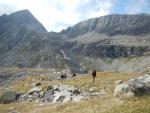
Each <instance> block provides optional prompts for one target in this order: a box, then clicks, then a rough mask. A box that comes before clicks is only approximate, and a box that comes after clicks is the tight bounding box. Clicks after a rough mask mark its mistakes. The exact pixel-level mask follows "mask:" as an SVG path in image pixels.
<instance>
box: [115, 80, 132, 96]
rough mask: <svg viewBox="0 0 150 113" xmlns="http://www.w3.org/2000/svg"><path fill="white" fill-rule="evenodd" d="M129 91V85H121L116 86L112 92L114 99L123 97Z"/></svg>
mask: <svg viewBox="0 0 150 113" xmlns="http://www.w3.org/2000/svg"><path fill="white" fill-rule="evenodd" d="M129 91H130V87H129V84H126V83H123V84H119V85H117V86H116V88H115V91H114V96H115V97H118V96H119V97H120V96H125V95H127V93H128V92H129Z"/></svg>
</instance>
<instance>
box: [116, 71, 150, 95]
mask: <svg viewBox="0 0 150 113" xmlns="http://www.w3.org/2000/svg"><path fill="white" fill-rule="evenodd" d="M145 94H150V75H148V74H146V75H144V76H139V77H137V78H133V79H131V80H129V81H128V83H121V84H119V85H117V86H116V88H115V90H114V96H115V97H123V96H126V97H133V96H139V95H145Z"/></svg>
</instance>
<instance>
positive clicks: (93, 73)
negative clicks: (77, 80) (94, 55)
mask: <svg viewBox="0 0 150 113" xmlns="http://www.w3.org/2000/svg"><path fill="white" fill-rule="evenodd" d="M92 77H93V82H95V78H96V70H93V71H92Z"/></svg>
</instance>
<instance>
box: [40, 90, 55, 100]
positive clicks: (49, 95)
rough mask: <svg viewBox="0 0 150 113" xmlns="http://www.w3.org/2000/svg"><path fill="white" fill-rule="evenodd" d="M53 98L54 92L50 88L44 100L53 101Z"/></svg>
mask: <svg viewBox="0 0 150 113" xmlns="http://www.w3.org/2000/svg"><path fill="white" fill-rule="evenodd" d="M53 99H54V92H53V91H51V90H49V91H47V92H45V95H44V97H43V99H42V101H44V102H52V101H53Z"/></svg>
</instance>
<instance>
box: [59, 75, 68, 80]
mask: <svg viewBox="0 0 150 113" xmlns="http://www.w3.org/2000/svg"><path fill="white" fill-rule="evenodd" d="M60 78H61V81H62V82H63V80H64V79H66V78H67V75H66V74H61V76H60Z"/></svg>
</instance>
